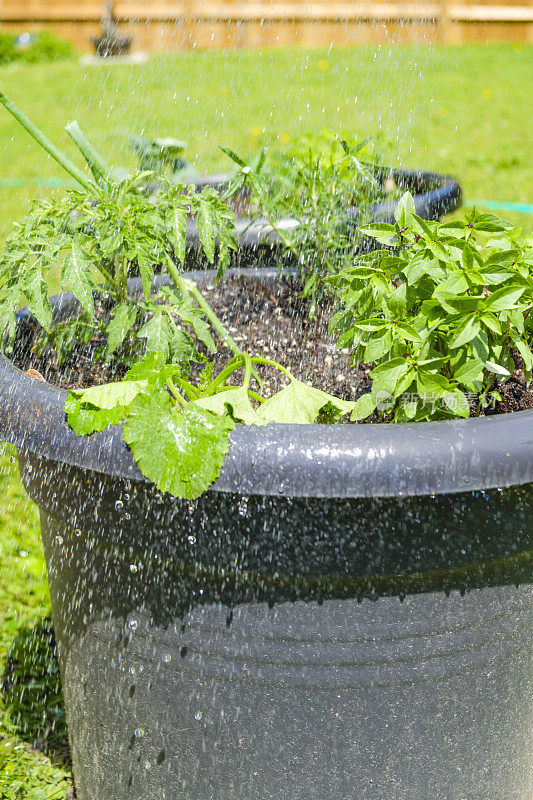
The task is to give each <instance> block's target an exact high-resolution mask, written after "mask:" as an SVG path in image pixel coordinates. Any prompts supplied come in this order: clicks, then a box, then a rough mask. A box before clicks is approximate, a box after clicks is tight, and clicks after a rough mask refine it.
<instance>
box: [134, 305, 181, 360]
mask: <svg viewBox="0 0 533 800" xmlns="http://www.w3.org/2000/svg"><path fill="white" fill-rule="evenodd" d="M137 338H138V339H146V352H148V353H150V352H153V353H159V354H160V355H161V356H162V357H163V359H164V360H165V361H167V360H168V358H169V355H170V346H171V340H172V338H173V331H172V328H171V323H170V321H169V319H168V316H167V315H166V314H163V313H162V312H161V311H159V310H157V311H156V312H155V313H154V315H153V317H152V318H151V319H149V320H148V322H147V323H146V324H145V325H143V326H142V328H140V329H139V330H138V331H137Z"/></svg>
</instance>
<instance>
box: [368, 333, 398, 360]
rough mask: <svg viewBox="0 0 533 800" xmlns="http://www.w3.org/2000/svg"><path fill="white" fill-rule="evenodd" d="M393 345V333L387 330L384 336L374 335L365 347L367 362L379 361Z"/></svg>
mask: <svg viewBox="0 0 533 800" xmlns="http://www.w3.org/2000/svg"><path fill="white" fill-rule="evenodd" d="M391 347H392V333H391V332H390V331H385V334H384V335H382V336H379V337H378V336H373V337H372V339H370V341H369V342H368V344H367V346H366V348H365V355H364V361H365V362H366V363H367V364H372V363H374V362H375V361H379V359H380V358H383V357H384V356H386V355H387V353H389V352H390V349H391Z"/></svg>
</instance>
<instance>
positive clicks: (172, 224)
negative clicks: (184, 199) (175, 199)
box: [167, 205, 187, 265]
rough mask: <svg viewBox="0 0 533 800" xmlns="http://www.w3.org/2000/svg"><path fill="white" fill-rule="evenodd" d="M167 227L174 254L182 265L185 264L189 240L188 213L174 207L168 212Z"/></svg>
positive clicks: (178, 207) (176, 206) (183, 209)
mask: <svg viewBox="0 0 533 800" xmlns="http://www.w3.org/2000/svg"><path fill="white" fill-rule="evenodd" d="M167 225H168V226H169V231H170V235H171V238H172V243H173V245H174V252H175V254H176V257H177V259H178V261H179V262H180V264H182V265H183V264H184V263H185V251H186V240H187V211H186V209H185V208H182V207H180V206H178V205H174V206H172V208H169V209H168V211H167Z"/></svg>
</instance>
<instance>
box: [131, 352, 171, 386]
mask: <svg viewBox="0 0 533 800" xmlns="http://www.w3.org/2000/svg"><path fill="white" fill-rule="evenodd" d="M164 365H165V359H164V358H163V357H162V355H161V354H160V353H156V352H153V351H151V352H148V353H146V355H144V356H143V357H142V358H141V360H140V361H137V363H136V364H134V365H133V367H131V369H129V370H128V372H127V373H126V380H128V381H147V382H148V383H155V382H156V381H157V379H158V378H159V376H160V375H161V371H162V369H163V367H164Z"/></svg>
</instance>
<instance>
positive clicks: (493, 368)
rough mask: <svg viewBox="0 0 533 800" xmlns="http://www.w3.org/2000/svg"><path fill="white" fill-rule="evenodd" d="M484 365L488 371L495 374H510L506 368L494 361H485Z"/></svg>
mask: <svg viewBox="0 0 533 800" xmlns="http://www.w3.org/2000/svg"><path fill="white" fill-rule="evenodd" d="M485 366H486V368H487V369H488V370H489V372H495V373H496V375H505V376H506V377H509V375H510V374H511V373H510V372H509V370H508V369H506V368H505V367H502V366H500V364H495V363H494V361H485Z"/></svg>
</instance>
